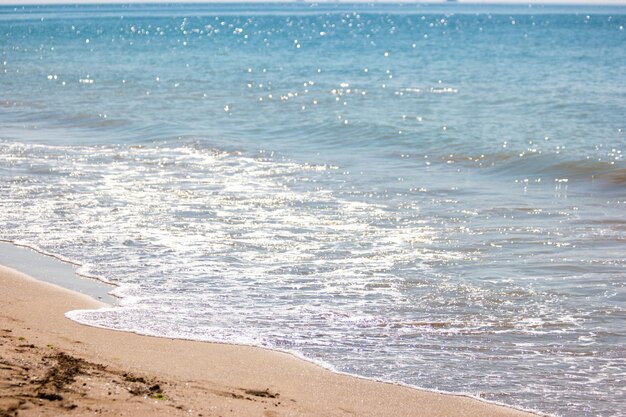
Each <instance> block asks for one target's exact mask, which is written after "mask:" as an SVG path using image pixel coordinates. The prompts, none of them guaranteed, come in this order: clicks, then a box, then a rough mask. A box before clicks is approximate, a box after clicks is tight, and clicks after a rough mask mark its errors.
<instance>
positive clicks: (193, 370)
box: [0, 267, 534, 417]
mask: <svg viewBox="0 0 626 417" xmlns="http://www.w3.org/2000/svg"><path fill="white" fill-rule="evenodd" d="M103 305H104V304H102V303H100V302H98V301H96V300H94V299H91V298H89V297H87V296H85V295H82V294H79V293H75V292H72V291H69V290H66V289H63V288H61V287H57V286H55V285H52V284H48V283H45V282H41V281H37V280H35V279H34V278H30V277H29V276H26V275H24V274H22V273H20V272H18V271H16V270H13V269H10V268H6V267H0V417H5V416H15V415H17V416H66V415H67V416H86V415H90V416H93V415H101V416H133V417H141V416H223V417H226V416H238V417H246V416H263V417H273V416H276V417H278V416H316V417H322V416H324V417H332V416H377V417H383V416H394V417H398V416H430V417H434V416H531V415H534V414H530V413H525V412H521V411H517V410H514V409H510V408H507V407H502V406H498V405H493V404H488V403H485V402H481V401H479V400H476V399H472V398H468V397H463V396H455V395H444V394H438V393H432V392H428V391H421V390H417V389H411V388H407V387H402V386H397V385H393V384H388V383H382V382H375V381H370V380H366V379H361V378H354V377H350V376H346V375H340V374H336V373H333V372H331V371H328V370H326V369H323V368H322V367H319V366H317V365H315V364H312V363H309V362H307V361H304V360H302V359H299V358H296V357H295V356H292V355H289V354H286V353H280V352H275V351H270V350H266V349H262V348H255V347H246V346H235V345H226V344H214V343H202V342H193V341H185V340H172V339H166V338H157V337H147V336H140V335H136V334H133V333H125V332H116V331H110V330H105V329H99V328H94V327H89V326H83V325H80V324H77V323H75V322H73V321H71V320H69V319H67V318H66V317H65V316H64V313H65V312H67V311H69V310H74V309H86V308H98V307H100V306H103ZM163 323H164V325H166V323H167V318H164V319H163Z"/></svg>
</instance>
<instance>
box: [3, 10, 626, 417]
mask: <svg viewBox="0 0 626 417" xmlns="http://www.w3.org/2000/svg"><path fill="white" fill-rule="evenodd" d="M624 26H626V8H623V7H621V8H620V7H591V6H587V7H556V6H552V7H528V6H524V7H522V6H464V5H376V6H371V5H337V4H332V5H307V4H284V5H277V4H256V5H249V4H248V5H246V4H243V5H219V4H217V5H179V6H171V5H170V6H165V5H164V6H154V5H141V6H139V5H134V6H112V5H109V6H80V7H78V6H48V7H19V8H15V7H0V39H2V40H1V42H0V51H1V57H0V196H1V198H0V238H2V239H4V240H9V241H16V242H19V243H22V244H27V245H30V246H33V247H36V248H38V249H40V250H42V251H44V252H46V253H51V254H55V255H58V256H61V257H65V258H67V259H70V260H72V261H75V262H78V263H80V264H82V265H83V266H82V267H81V273H83V274H85V275H90V276H97V277H100V278H101V279H103V280H107V281H111V282H114V283H116V284H118V285H119V287H118V288H117V289H116V290H115V293H116V295H118V296H119V297H121V306H120V307H116V308H111V309H106V310H102V311H97V312H89V311H82V312H72V313H70V314H69V315H70V317H71V318H73V319H75V320H77V321H80V322H84V323H89V324H92V325H98V326H105V327H110V328H116V329H124V330H131V331H135V332H138V333H145V334H154V335H162V336H169V337H181V338H192V339H199V340H211V341H222V342H232V343H246V344H255V345H261V346H266V347H270V348H275V349H282V350H288V351H291V352H295V353H297V354H300V355H303V356H305V357H307V358H309V359H311V360H314V361H317V362H320V363H323V364H325V365H327V366H329V367H332V368H334V369H336V370H339V371H343V372H349V373H354V374H358V375H362V376H367V377H372V378H378V379H385V380H392V381H397V382H402V383H406V384H411V385H416V386H419V387H426V388H432V389H439V390H444V391H451V392H464V393H469V394H471V395H475V396H479V397H481V398H485V399H488V400H494V401H499V402H503V403H506V404H510V405H514V406H518V407H525V408H531V409H535V410H540V411H543V412H547V413H554V414H558V415H568V416H569V415H580V416H583V415H584V416H587V415H601V416H610V415H620V414H621V413H622V412H623V411H622V410H624V409H625V408H626V348H625V346H626V344H625V343H626V324H625V323H626V321H625V320H624V319H625V318H626V291H625V289H624V286H625V282H626V279H625V276H626V250H625V247H626V246H625V243H626V214H625V213H626V211H625V209H626V162H625V161H624V152H626V149H625V147H626V146H625V144H626V136H625V129H626V123H625V120H626V118H625V117H624V115H625V114H626V75H625V74H626V38H625V35H626V32H625V31H624Z"/></svg>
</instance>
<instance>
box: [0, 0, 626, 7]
mask: <svg viewBox="0 0 626 417" xmlns="http://www.w3.org/2000/svg"><path fill="white" fill-rule="evenodd" d="M1 3H2V4H0V5H2V6H25V5H53V4H58V5H79V4H134V3H135V4H138V3H144V4H145V3H160V4H177V3H178V4H185V3H206V4H211V3H214V4H218V3H311V4H313V3H372V4H376V3H414V4H419V3H423V4H428V3H431V4H437V3H441V4H445V3H447V1H446V0H377V1H368V0H348V1H336V0H326V1H310V0H270V1H267V0H221V1H220V0H217V1H210V0H209V1H207V0H13V1H12V0H8V1H6V2H5V1H2V2H1ZM455 3H459V4H494V5H497V4H504V5H507V4H511V5H538V6H539V5H564V6H566V5H576V6H626V0H600V1H590V0H458V1H456V2H455Z"/></svg>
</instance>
